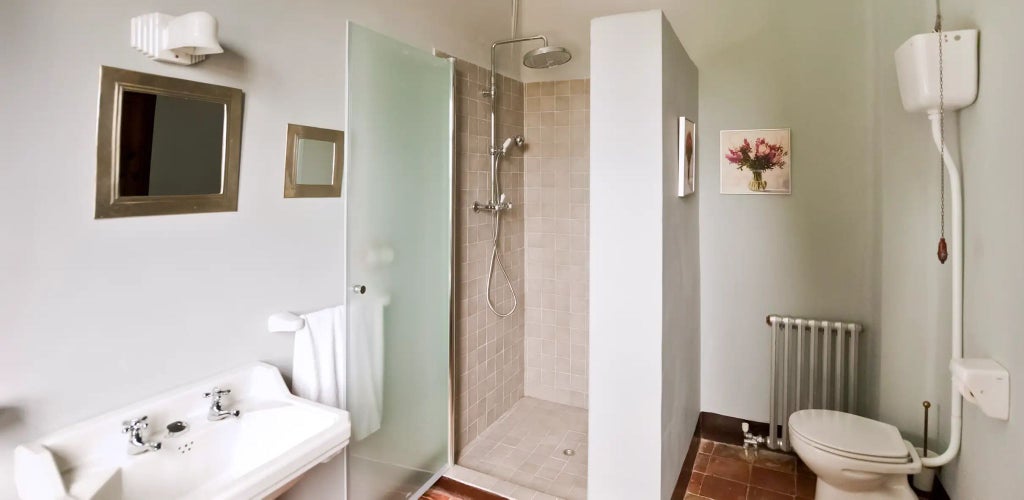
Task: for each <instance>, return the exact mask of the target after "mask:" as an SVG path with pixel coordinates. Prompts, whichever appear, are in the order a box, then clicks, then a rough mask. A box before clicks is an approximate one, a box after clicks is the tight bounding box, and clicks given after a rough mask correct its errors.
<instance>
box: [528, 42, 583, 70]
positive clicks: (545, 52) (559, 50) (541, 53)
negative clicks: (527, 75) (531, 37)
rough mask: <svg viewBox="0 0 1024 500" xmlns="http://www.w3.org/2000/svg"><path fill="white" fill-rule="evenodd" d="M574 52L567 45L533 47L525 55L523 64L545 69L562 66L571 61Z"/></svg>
mask: <svg viewBox="0 0 1024 500" xmlns="http://www.w3.org/2000/svg"><path fill="white" fill-rule="evenodd" d="M570 59H572V54H571V53H569V50H568V49H566V48H565V47H549V46H547V45H545V46H543V47H540V48H537V49H533V50H531V51H529V52H527V53H526V55H524V56H523V66H526V67H527V68H533V69H545V68H551V67H554V66H560V65H562V64H565V63H567V62H569V60H570Z"/></svg>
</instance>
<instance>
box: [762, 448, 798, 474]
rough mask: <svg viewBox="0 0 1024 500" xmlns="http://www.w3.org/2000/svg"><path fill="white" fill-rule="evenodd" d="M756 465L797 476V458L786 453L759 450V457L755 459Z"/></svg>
mask: <svg viewBox="0 0 1024 500" xmlns="http://www.w3.org/2000/svg"><path fill="white" fill-rule="evenodd" d="M754 465H756V466H758V467H764V468H765V469H771V470H777V471H779V472H785V473H787V474H796V457H794V456H793V455H787V454H785V453H776V452H774V451H768V450H758V452H757V455H756V456H755V457H754Z"/></svg>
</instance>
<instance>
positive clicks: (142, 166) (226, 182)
mask: <svg viewBox="0 0 1024 500" xmlns="http://www.w3.org/2000/svg"><path fill="white" fill-rule="evenodd" d="M242 100H243V93H242V91H241V90H239V89H236V88H231V87H224V86H221V85H213V84H209V83H200V82H193V81H190V80H182V79H178V78H170V77H166V76H158V75H151V74H147V73H139V72H136V71H129V70H125V69H119V68H112V67H108V66H103V67H102V69H101V75H100V109H99V126H98V127H97V130H98V137H97V147H96V218H97V219H104V218H111V217H134V216H141V215H167V214H187V213H203V212H234V211H237V210H238V166H239V158H240V154H241V144H242Z"/></svg>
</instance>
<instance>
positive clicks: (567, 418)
mask: <svg viewBox="0 0 1024 500" xmlns="http://www.w3.org/2000/svg"><path fill="white" fill-rule="evenodd" d="M565 450H572V453H571V454H566V453H565ZM458 462H459V465H462V466H463V467H468V468H470V469H473V470H476V471H479V472H483V473H485V474H488V475H491V476H494V477H496V478H499V479H502V480H505V481H509V482H512V483H515V484H519V485H522V486H525V487H527V488H530V489H533V490H537V491H542V492H544V493H547V494H549V495H555V496H557V497H560V498H567V499H571V500H577V499H579V500H582V499H585V498H586V496H587V410H585V409H582V408H576V407H573V406H566V405H562V404H558V403H552V402H549V401H542V400H539V399H534V398H523V399H521V400H519V402H517V403H516V404H515V405H514V406H513V407H512V409H511V410H509V411H508V413H506V414H505V415H503V416H501V418H499V419H498V420H497V421H496V422H495V423H494V424H492V425H491V426H490V427H488V428H487V430H485V431H484V432H483V433H482V434H480V436H478V437H477V438H476V439H474V440H473V441H472V442H471V443H469V445H467V446H466V448H465V449H464V450H463V451H462V454H461V455H460V457H459V460H458Z"/></svg>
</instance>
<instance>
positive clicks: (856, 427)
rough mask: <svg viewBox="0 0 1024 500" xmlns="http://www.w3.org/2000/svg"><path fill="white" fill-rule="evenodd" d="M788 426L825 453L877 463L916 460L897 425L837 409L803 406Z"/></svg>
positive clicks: (796, 435)
mask: <svg viewBox="0 0 1024 500" xmlns="http://www.w3.org/2000/svg"><path fill="white" fill-rule="evenodd" d="M789 428H790V430H791V431H792V432H793V434H795V436H794V437H797V438H801V439H802V440H803V441H804V442H806V443H807V444H808V445H810V446H813V447H815V448H817V449H819V450H822V451H824V452H826V453H831V454H833V455H838V456H842V457H846V458H850V459H853V460H860V461H863V462H872V463H878V464H906V463H910V462H912V461H913V457H912V456H911V455H910V453H909V450H908V449H907V445H906V444H905V443H904V441H903V437H902V436H901V435H900V431H899V429H897V428H896V427H894V426H892V425H889V424H886V423H884V422H879V421H877V420H871V419H869V418H864V417H861V416H858V415H853V414H850V413H843V412H839V411H834V410H802V411H798V412H796V413H794V414H793V415H792V416H790V418H789Z"/></svg>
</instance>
